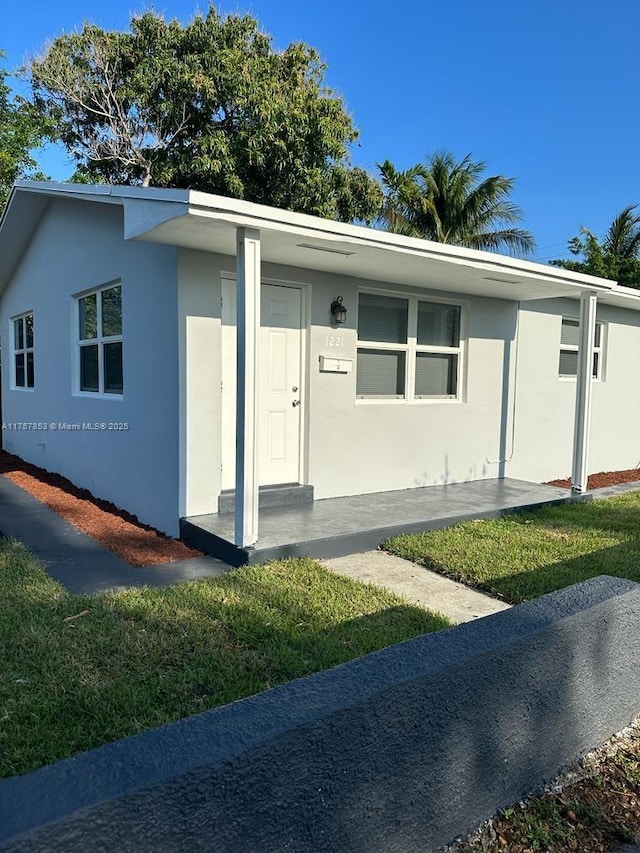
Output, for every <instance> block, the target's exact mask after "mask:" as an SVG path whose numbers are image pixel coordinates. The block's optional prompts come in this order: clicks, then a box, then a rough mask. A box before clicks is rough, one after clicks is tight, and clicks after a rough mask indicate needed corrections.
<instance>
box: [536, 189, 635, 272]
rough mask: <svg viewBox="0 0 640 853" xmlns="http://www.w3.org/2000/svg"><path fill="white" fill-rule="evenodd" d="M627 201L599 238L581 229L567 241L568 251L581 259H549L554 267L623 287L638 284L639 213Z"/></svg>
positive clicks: (585, 229)
mask: <svg viewBox="0 0 640 853" xmlns="http://www.w3.org/2000/svg"><path fill="white" fill-rule="evenodd" d="M637 210H638V205H637V204H630V205H627V207H625V208H623V209H622V210H621V211H620V212H619V213H618V214H616V216H615V217H614V219H613V222H612V223H611V225H610V226H609V228H608V229H607V232H606V234H605V235H604V237H603V238H602V239H601V240H598V238H597V237H596V236H595V235H594V234H593V232H591V231H589V229H588V228H584V227H583V228H581V229H580V233H579V234H578V235H577V236H576V237H572V239H571V240H569V244H568V247H569V251H570V252H571V253H572V254H573V255H576V256H577V257H582V260H576V261H572V260H566V259H558V260H554V261H549V263H550V264H552V265H553V266H555V267H562V268H563V269H566V270H574V271H575V272H584V273H589V274H590V275H597V276H600V277H602V278H610V279H613V280H614V281H617V282H618V283H619V284H624V285H626V286H627V287H640V213H638V212H637Z"/></svg>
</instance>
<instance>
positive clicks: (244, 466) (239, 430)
mask: <svg viewBox="0 0 640 853" xmlns="http://www.w3.org/2000/svg"><path fill="white" fill-rule="evenodd" d="M236 244H237V253H236V274H237V282H238V284H237V309H238V310H237V344H238V357H237V383H238V384H237V397H236V512H235V523H236V524H235V544H236V545H237V546H238V547H241V548H244V547H246V546H248V545H254V544H255V542H256V541H257V539H258V452H257V442H258V333H259V331H260V232H259V231H256V230H254V229H251V228H238V229H237V232H236Z"/></svg>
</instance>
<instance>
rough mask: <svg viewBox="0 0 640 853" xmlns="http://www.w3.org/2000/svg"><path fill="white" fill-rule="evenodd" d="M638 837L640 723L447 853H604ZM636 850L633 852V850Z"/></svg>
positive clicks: (497, 816) (448, 849) (639, 817)
mask: <svg viewBox="0 0 640 853" xmlns="http://www.w3.org/2000/svg"><path fill="white" fill-rule="evenodd" d="M639 833H640V723H639V721H638V720H636V721H635V723H634V724H633V725H632V726H630V727H629V728H628V729H625V730H624V731H623V732H620V733H619V734H618V735H616V736H615V737H613V738H612V739H611V740H610V741H607V742H606V743H605V744H603V745H602V746H601V747H599V748H598V749H596V750H594V751H593V752H592V753H590V754H589V755H587V756H585V758H584V759H583V760H582V761H581V762H580V763H579V764H578V765H576V766H575V767H573V768H572V769H571V770H570V771H569V772H568V773H566V774H564V775H563V776H560V777H558V778H557V779H555V780H554V782H553V783H552V784H551V785H549V786H548V787H547V788H546V790H545V791H544V792H543V793H542V794H540V795H539V796H533V797H530V798H528V799H526V800H523V801H522V802H520V803H514V804H513V806H511V808H508V809H503V811H502V812H500V813H499V814H498V815H496V816H495V817H494V818H493V819H492V820H490V821H488V822H487V823H486V824H484V826H482V827H481V828H480V829H479V830H478V831H477V832H475V833H473V834H472V835H471V836H470V837H469V838H468V839H467V840H466V841H463V842H461V843H459V844H454V845H452V846H451V847H448V848H447V853H485V851H486V853H501V851H509V853H536V851H538V853H540V851H545V853H573V851H575V853H603V852H604V851H609V850H613V849H615V850H618V849H619V848H620V845H621V843H622V842H635V841H636V839H637V837H638V834H639ZM634 849H635V848H634Z"/></svg>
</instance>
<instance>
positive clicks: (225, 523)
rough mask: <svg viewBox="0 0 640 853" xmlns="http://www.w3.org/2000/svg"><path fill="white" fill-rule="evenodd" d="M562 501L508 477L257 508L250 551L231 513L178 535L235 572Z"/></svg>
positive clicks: (188, 522) (203, 518)
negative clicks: (238, 534)
mask: <svg viewBox="0 0 640 853" xmlns="http://www.w3.org/2000/svg"><path fill="white" fill-rule="evenodd" d="M568 500H571V492H570V491H569V490H568V489H562V488H558V487H556V486H545V485H541V484H539V483H528V482H524V481H522V480H512V479H508V478H505V479H494V480H475V481H472V482H468V483H453V484H450V485H443V486H428V487H425V488H416V489H402V490H400V491H391V492H377V493H375V494H364V495H353V496H350V497H343V498H326V499H324V500H317V501H313V502H312V503H307V504H298V505H294V506H275V507H269V508H265V509H260V511H259V531H260V533H259V537H258V540H257V542H256V543H255V544H254V545H251V546H249V545H245V546H243V545H239V544H235V532H236V524H235V522H236V519H235V515H234V513H222V514H209V515H198V516H191V517H188V518H182V519H181V520H180V535H181V537H182V539H183V540H184V541H185V542H186V543H187V544H188V545H191V546H192V547H194V548H198V549H200V550H201V551H204V552H205V553H206V554H210V555H212V556H215V557H218V558H219V559H222V560H224V561H225V562H227V563H230V564H231V565H233V566H241V565H245V564H247V563H263V562H266V561H267V560H275V559H281V558H283V557H298V556H304V555H309V556H312V557H339V556H343V555H345V554H350V553H356V552H360V551H367V550H371V549H374V548H377V547H378V545H379V544H380V543H381V542H383V541H384V540H385V539H387V538H389V537H390V536H394V535H396V534H399V533H409V532H414V531H418V530H436V529H438V528H441V527H447V526H449V525H451V524H455V523H457V522H459V521H469V520H472V519H475V518H491V517H497V516H500V515H506V514H508V513H514V512H522V511H524V510H528V509H537V508H539V507H541V506H543V505H545V504H555V503H562V502H564V501H568Z"/></svg>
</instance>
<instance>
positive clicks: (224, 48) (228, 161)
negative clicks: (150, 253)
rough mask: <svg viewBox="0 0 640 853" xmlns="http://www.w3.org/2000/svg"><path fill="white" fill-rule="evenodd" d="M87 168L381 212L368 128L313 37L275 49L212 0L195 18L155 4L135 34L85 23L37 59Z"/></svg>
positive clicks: (286, 203)
mask: <svg viewBox="0 0 640 853" xmlns="http://www.w3.org/2000/svg"><path fill="white" fill-rule="evenodd" d="M29 72H30V76H31V81H32V85H33V92H34V102H35V104H36V105H37V107H38V108H39V109H40V111H41V112H42V113H43V114H44V115H46V116H49V117H51V118H53V119H55V120H56V121H58V122H59V124H60V127H61V136H62V140H63V142H64V143H65V145H66V146H67V148H68V150H69V151H70V152H71V154H72V155H73V156H74V157H75V159H76V161H77V164H78V170H79V173H80V175H81V176H83V177H89V178H92V179H94V180H99V181H107V182H110V183H126V184H138V185H142V186H149V185H153V186H160V187H189V188H192V189H199V190H204V191H207V192H213V193H219V194H222V195H228V196H234V197H236V198H243V199H247V200H249V201H256V202H262V203H264V204H271V205H274V206H276V207H283V208H288V209H291V210H297V211H301V212H305V213H313V214H317V215H320V216H326V217H330V218H339V219H343V220H354V219H360V220H365V221H371V220H372V219H374V218H375V217H376V216H377V215H378V213H379V210H380V205H381V201H382V193H381V190H380V187H379V184H378V182H377V181H376V180H375V179H374V178H372V177H371V176H369V175H368V174H367V173H366V172H365V171H364V170H362V169H359V168H353V167H352V166H351V164H350V161H349V150H350V146H351V144H352V143H353V142H354V141H355V140H356V138H357V136H358V134H357V131H356V130H355V128H354V125H353V122H352V119H351V116H350V115H349V114H348V113H347V111H346V110H345V107H344V104H343V102H342V100H341V99H340V98H339V97H337V96H336V94H335V93H334V92H333V91H332V90H330V89H329V88H327V86H326V85H325V83H324V74H325V66H324V64H323V63H322V62H321V61H320V59H319V56H318V54H317V53H316V51H315V50H314V49H313V48H311V47H309V46H307V45H305V44H291V45H289V47H287V48H286V50H284V51H278V50H275V49H274V47H273V45H272V41H271V38H270V37H269V36H267V35H265V34H264V33H262V32H261V31H260V29H259V27H258V23H257V21H256V20H255V19H254V18H252V17H249V16H242V17H240V16H236V15H229V16H227V17H222V16H221V15H219V14H218V12H217V11H216V10H215V8H214V7H213V6H212V7H210V8H209V11H208V12H207V14H206V15H204V16H202V15H196V17H195V18H194V19H193V20H192V21H191V22H190V23H188V24H187V25H185V26H183V25H181V24H180V23H179V22H177V21H175V20H174V21H165V20H164V19H163V18H162V17H161V16H158V15H156V14H154V13H152V12H147V13H145V14H143V15H140V16H137V17H133V18H132V20H131V25H130V30H129V32H105V31H104V30H102V29H100V28H99V27H97V26H93V25H90V24H86V25H85V26H84V27H83V28H82V30H81V31H79V32H77V33H74V34H70V35H61V36H59V37H58V38H56V39H54V40H53V41H52V42H51V43H50V44H49V45H48V46H47V48H46V50H45V51H44V53H43V54H42V55H41V56H40V57H38V58H36V59H34V60H33V61H32V62H31V63H30V68H29Z"/></svg>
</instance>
